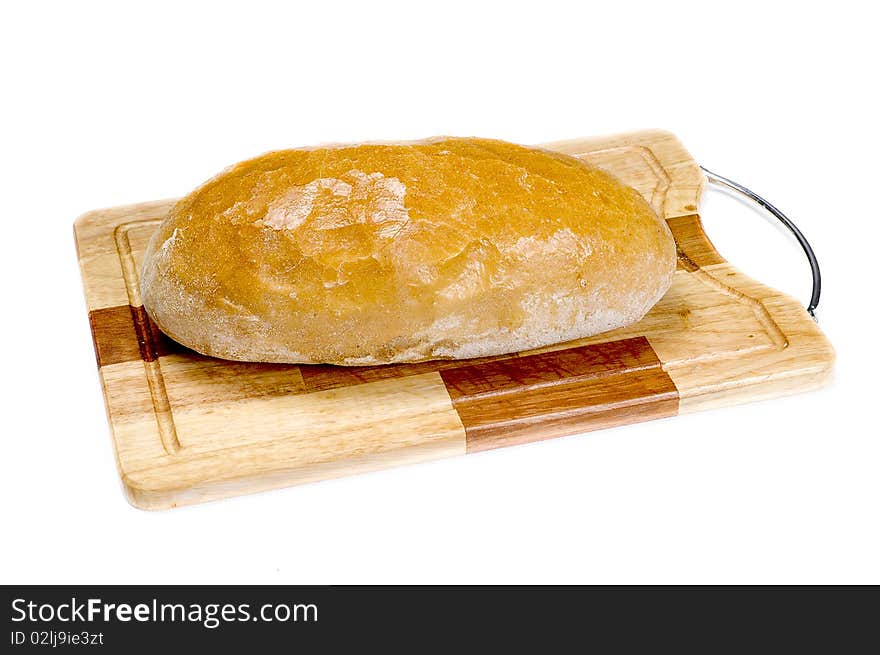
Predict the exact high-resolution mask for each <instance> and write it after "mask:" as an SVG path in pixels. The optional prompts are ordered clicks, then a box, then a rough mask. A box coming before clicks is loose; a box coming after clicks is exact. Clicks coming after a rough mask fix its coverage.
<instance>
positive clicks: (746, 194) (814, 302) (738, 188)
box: [700, 166, 822, 319]
mask: <svg viewBox="0 0 880 655" xmlns="http://www.w3.org/2000/svg"><path fill="white" fill-rule="evenodd" d="M700 169H701V170H702V171H703V173H705V175H706V179H707V180H708V181H709V184H712V185H714V186H717V187H720V188H723V189H727V190H728V191H732V192H733V193H736V194H738V195H740V196H742V197H743V198H745V199H747V200H749V201H751V202H753V203H754V204H756V205H758V206H759V207H761V208H762V209H765V210H766V211H768V212H770V214H772V215H773V216H774V217H776V218H777V219H778V220H779V222H780V223H782V224H783V225H784V226H785V227H787V228H788V229H789V231H790V232H791V233H792V234H793V235H794V238H795V239H797V241H798V243H799V244H801V248H803V249H804V253H805V254H806V255H807V261H808V262H809V263H810V270H811V271H812V273H813V292H812V294H811V295H810V302H809V303H808V304H807V312H808V313H809V314H810V316H812V317H813V319H816V307H817V306H818V305H819V296H820V295H821V293H822V273H821V272H820V271H819V261H818V260H817V259H816V253H815V252H813V248H812V246H810V242H809V241H807V237H805V236H804V233H803V232H801V231H800V230H799V229H798V226H797V225H795V224H794V223H793V222H792V220H791V219H790V218H789V217H788V216H786V215H785V214H783V213H782V211H780V210H779V209H778V208H777V207H776V206H775V205H774V204H773V203H771V202H770V201H768V200H766V199H764V198H762V197H761V196H759V195H758V194H757V193H755V192H754V191H752V190H751V189H749V188H747V187H745V186H743V185H742V184H739V183H737V182H734V181H733V180H730V179H728V178H726V177H723V176H721V175H718V174H717V173H713V172H712V171H710V170H709V169H708V168H705V167H704V166H700Z"/></svg>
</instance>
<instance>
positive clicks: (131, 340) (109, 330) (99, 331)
mask: <svg viewBox="0 0 880 655" xmlns="http://www.w3.org/2000/svg"><path fill="white" fill-rule="evenodd" d="M89 325H90V326H91V328H92V340H93V341H94V342H95V357H96V358H97V360H98V366H108V365H110V364H119V363H120V362H132V361H137V360H139V359H140V358H141V348H140V345H139V343H138V338H137V334H136V333H135V329H134V322H133V320H132V315H131V308H130V307H129V306H128V305H121V306H119V307H106V308H104V309H96V310H94V311H91V312H89Z"/></svg>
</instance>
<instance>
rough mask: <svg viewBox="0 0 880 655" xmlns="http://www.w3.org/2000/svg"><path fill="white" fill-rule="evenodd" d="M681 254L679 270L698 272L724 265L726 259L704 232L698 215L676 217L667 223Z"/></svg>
mask: <svg viewBox="0 0 880 655" xmlns="http://www.w3.org/2000/svg"><path fill="white" fill-rule="evenodd" d="M666 224H667V225H669V229H670V230H671V231H672V236H674V237H675V243H676V245H677V246H678V252H679V268H684V269H686V270H690V271H693V270H696V269H697V268H699V267H701V266H710V265H712V264H722V263H724V261H725V260H724V258H723V257H722V256H721V255H720V254H718V251H717V250H715V246H714V245H712V242H711V241H709V237H707V236H706V233H705V232H704V231H703V224H702V222H701V221H700V217H699V216H698V215H697V214H690V215H688V216H676V217H675V218H670V219H669V220H667V221H666Z"/></svg>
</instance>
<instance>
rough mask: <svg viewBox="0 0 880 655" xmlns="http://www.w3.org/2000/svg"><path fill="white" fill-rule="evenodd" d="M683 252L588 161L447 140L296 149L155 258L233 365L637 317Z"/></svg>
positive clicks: (426, 345) (480, 343)
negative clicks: (239, 362)
mask: <svg viewBox="0 0 880 655" xmlns="http://www.w3.org/2000/svg"><path fill="white" fill-rule="evenodd" d="M675 261H676V257H675V243H674V241H673V238H672V234H671V233H670V231H669V228H668V227H667V226H666V223H665V221H663V220H661V219H660V218H658V217H657V215H656V214H655V213H654V211H653V210H652V209H651V207H650V206H649V205H648V203H647V202H645V200H644V199H643V198H642V197H641V196H640V195H639V193H638V192H636V191H635V190H634V189H631V188H629V187H627V186H625V185H623V184H621V183H620V182H619V181H617V180H616V179H615V178H614V177H612V176H611V175H609V174H608V173H606V172H604V171H602V170H600V169H598V168H594V167H591V166H588V165H587V164H585V163H583V162H581V161H580V160H578V159H575V158H573V157H570V156H567V155H562V154H557V153H553V152H549V151H545V150H541V149H537V148H527V147H523V146H518V145H513V144H510V143H506V142H502V141H494V140H487V139H473V138H435V139H429V140H426V141H420V142H413V143H404V144H388V145H379V144H363V145H351V146H332V147H322V148H311V149H297V150H282V151H278V152H270V153H268V154H265V155H263V156H261V157H257V158H255V159H251V160H249V161H245V162H242V163H240V164H237V165H235V166H233V167H231V168H229V169H227V170H226V171H224V172H222V173H221V174H220V175H218V176H217V177H215V178H213V179H211V180H209V181H208V182H206V183H205V184H203V185H202V186H201V187H199V188H198V189H196V190H195V191H193V192H192V193H191V194H190V195H188V196H186V197H185V198H183V199H182V200H180V201H179V202H178V203H177V204H176V205H175V206H174V208H173V209H172V210H171V212H170V213H169V214H168V216H167V217H166V218H165V220H164V221H163V222H162V224H161V226H160V227H159V229H158V230H157V232H156V234H155V235H154V236H153V238H152V241H151V242H150V244H149V246H148V249H147V252H146V254H145V259H144V262H143V268H142V272H141V273H142V274H141V284H142V292H143V302H144V306H145V308H146V310H147V313H148V314H149V315H150V317H151V318H152V319H153V320H154V321H155V322H156V324H157V325H158V326H159V328H160V329H162V330H163V331H164V332H165V333H167V334H168V335H169V336H170V337H172V338H173V339H175V340H177V341H179V342H180V343H182V344H184V345H185V346H188V347H189V348H192V349H194V350H196V351H198V352H200V353H204V354H206V355H211V356H215V357H222V358H226V359H235V360H248V361H262V362H291V363H331V364H341V365H364V364H385V363H393V362H414V361H421V360H427V359H440V358H467V357H478V356H484V355H496V354H501V353H507V352H514V351H521V350H527V349H531V348H536V347H540V346H545V345H548V344H551V343H555V342H561V341H568V340H572V339H577V338H580V337H585V336H589V335H593V334H596V333H599V332H603V331H606V330H610V329H612V328H617V327H620V326H623V325H627V324H629V323H632V322H634V321H637V320H639V319H640V318H641V317H642V316H643V315H644V314H645V312H647V311H648V309H650V308H651V306H652V305H653V304H654V303H655V302H657V300H658V299H659V298H660V297H661V296H662V295H663V294H664V293H665V292H666V290H667V288H668V287H669V285H670V283H671V280H672V275H673V272H674V270H675Z"/></svg>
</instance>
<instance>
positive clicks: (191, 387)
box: [75, 130, 834, 509]
mask: <svg viewBox="0 0 880 655" xmlns="http://www.w3.org/2000/svg"><path fill="white" fill-rule="evenodd" d="M546 147H548V148H552V149H556V150H559V151H562V152H567V153H569V154H574V155H576V156H579V157H583V158H584V159H586V160H588V161H590V162H592V163H594V164H596V165H598V166H601V167H603V168H606V169H607V170H609V171H610V172H612V173H613V174H615V175H617V176H618V177H620V178H621V179H622V180H623V181H624V182H626V183H627V184H630V185H632V186H633V187H635V188H636V189H638V190H639V191H640V192H641V193H642V194H643V195H644V196H645V198H646V199H647V200H648V201H649V202H650V203H651V204H652V206H653V207H654V208H655V210H656V211H657V212H658V213H660V214H661V215H662V216H663V217H664V218H666V219H667V220H668V223H669V226H670V228H671V229H672V231H673V234H674V235H675V238H676V242H677V244H678V248H679V266H678V270H677V272H676V274H675V279H674V282H673V285H672V287H671V288H670V290H669V292H668V293H667V294H666V295H665V296H664V298H663V299H662V300H661V301H660V302H659V303H657V305H656V306H655V307H654V308H653V309H652V310H651V311H650V312H649V313H648V315H647V316H645V318H644V319H643V320H642V321H640V322H639V323H637V324H635V325H631V326H628V327H626V328H621V329H619V330H614V331H613V332H608V333H605V334H602V335H597V336H594V337H590V338H588V339H582V340H579V341H576V342H569V343H564V344H555V345H553V346H550V347H547V348H543V349H540V350H536V351H532V352H529V353H519V354H517V353H515V354H512V355H507V356H503V357H493V358H484V359H480V360H464V361H439V362H426V363H422V364H412V365H399V366H378V367H376V366H374V367H360V368H339V367H333V366H294V365H279V364H259V363H242V362H227V361H222V360H217V359H212V358H209V357H204V356H202V355H199V354H197V353H194V352H192V351H190V350H188V349H186V348H184V347H182V346H180V345H179V344H176V343H175V342H173V341H171V340H170V339H168V338H167V337H165V336H164V335H162V334H161V333H160V332H159V331H158V330H157V329H156V328H155V326H154V325H153V324H152V322H151V321H150V320H149V318H148V317H147V316H146V314H145V312H144V311H143V308H142V307H141V301H140V292H139V281H138V279H137V275H138V273H137V272H138V268H139V265H140V260H141V257H142V255H143V251H144V248H145V246H146V243H147V241H148V240H149V238H150V236H151V234H152V233H153V230H155V229H156V226H157V225H158V224H159V222H160V221H161V218H162V216H163V215H164V214H165V212H167V211H168V209H169V207H170V206H171V204H172V202H173V201H158V202H154V203H145V204H142V205H134V206H129V207H118V208H113V209H108V210H99V211H95V212H90V213H89V214H86V215H84V216H82V217H80V219H78V220H77V222H76V224H75V237H76V242H77V252H78V254H79V258H80V267H81V270H82V275H83V284H84V287H85V291H86V302H87V306H88V310H89V319H90V322H91V325H92V332H93V335H94V340H95V350H96V355H97V359H98V364H99V370H100V374H101V381H102V385H103V388H104V395H105V399H106V403H107V413H108V418H109V422H110V426H111V429H112V435H113V443H114V448H115V453H116V461H117V466H118V468H119V472H120V477H121V479H122V481H123V487H124V490H125V493H126V496H127V497H128V499H129V500H130V501H131V502H132V503H133V504H134V505H136V506H138V507H143V508H150V509H156V508H166V507H173V506H176V505H179V504H184V503H192V502H201V501H204V500H211V499H216V498H222V497H225V496H231V495H237V494H242V493H249V492H253V491H259V490H263V489H269V488H274V487H279V486H286V485H290V484H297V483H301V482H307V481H314V480H321V479H326V478H330V477H336V476H340V475H347V474H351V473H356V472H359V471H365V470H373V469H378V468H384V467H388V466H395V465H400V464H406V463H410V462H416V461H422V460H425V459H433V458H437V457H445V456H449V455H455V454H462V453H464V452H466V451H469V452H473V451H478V450H485V449H486V448H495V447H499V446H505V445H513V444H516V443H523V442H527V441H536V440H540V439H545V438H549V437H554V436H561V435H565V434H571V433H574V432H580V431H586V430H593V429H599V428H604V427H610V426H614V425H621V424H625V423H632V422H635V421H641V420H648V419H652V418H659V417H664V416H670V415H673V414H676V413H678V412H680V411H697V410H702V409H708V408H711V407H717V406H723V405H730V404H734V403H740V402H745V401H749V400H755V399H762V398H768V397H773V396H778V395H782V394H787V393H795V392H798V391H804V390H808V389H812V388H815V387H817V386H819V385H821V384H822V383H824V382H825V381H826V380H827V379H828V377H829V376H830V374H831V370H832V363H833V359H834V353H833V350H832V348H831V346H830V344H829V343H828V341H827V340H826V339H825V337H824V335H823V334H822V332H821V331H820V329H819V327H818V326H817V325H816V323H815V322H814V321H813V320H812V319H811V318H810V317H809V316H808V315H807V313H806V311H805V310H804V309H803V308H802V307H801V305H800V304H799V303H798V302H797V301H796V300H794V299H792V298H790V297H788V296H785V295H784V294H780V293H779V292H777V291H775V290H773V289H770V288H769V287H766V286H764V285H762V284H760V283H758V282H755V281H754V280H751V279H749V278H748V277H746V276H745V275H743V274H742V273H740V272H739V271H737V270H736V269H735V268H734V267H733V266H732V265H731V264H729V263H727V262H726V261H725V260H724V259H723V257H722V256H721V255H720V254H719V253H718V252H717V251H716V250H715V248H714V246H713V245H712V243H711V241H710V240H709V238H708V237H707V236H706V234H705V233H704V232H703V229H702V225H701V223H700V219H699V216H698V214H697V212H698V207H699V197H700V193H701V191H702V189H703V186H704V183H705V180H704V178H703V175H702V173H701V172H700V169H699V167H698V166H697V164H696V162H695V161H694V160H693V158H692V157H691V156H690V155H689V154H688V153H687V151H686V150H685V149H684V147H683V146H682V145H681V143H680V142H679V141H678V140H677V139H676V138H675V137H674V136H672V135H671V134H668V133H666V132H662V131H657V130H651V131H646V132H638V133H633V134H624V135H617V136H612V137H603V138H588V139H577V140H572V141H565V142H560V143H555V144H548V145H547V146H546Z"/></svg>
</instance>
